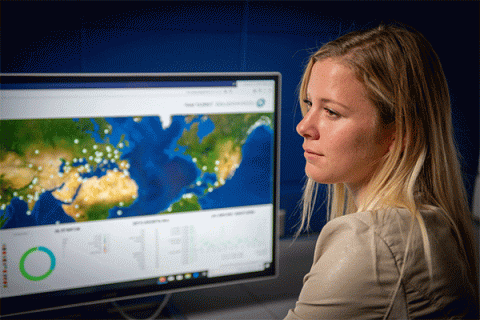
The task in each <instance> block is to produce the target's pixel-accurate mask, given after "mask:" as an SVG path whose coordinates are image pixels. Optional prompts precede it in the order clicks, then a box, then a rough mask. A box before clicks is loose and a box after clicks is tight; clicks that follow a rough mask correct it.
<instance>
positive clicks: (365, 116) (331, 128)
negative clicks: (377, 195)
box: [297, 59, 394, 194]
mask: <svg viewBox="0 0 480 320" xmlns="http://www.w3.org/2000/svg"><path fill="white" fill-rule="evenodd" d="M305 103H306V106H307V110H308V112H307V113H306V114H305V116H304V118H303V120H302V121H300V123H299V124H298V126H297V132H298V133H299V134H300V135H301V136H302V137H304V143H303V149H304V150H305V153H304V155H305V159H306V160H307V162H306V166H305V171H306V174H307V176H308V177H310V178H311V179H313V180H315V181H316V182H319V183H328V184H332V183H345V184H346V185H347V187H348V188H349V189H350V190H351V191H352V192H354V194H355V193H357V192H360V191H361V190H362V188H363V187H365V186H366V185H367V184H368V182H369V181H370V179H371V177H372V175H373V173H374V171H375V170H376V169H377V168H378V166H379V163H380V159H381V158H382V157H383V156H384V155H385V154H386V153H387V152H388V150H389V146H390V145H391V143H392V141H393V134H394V131H393V130H392V129H383V128H382V127H381V126H380V125H379V117H378V114H377V111H376V109H375V107H374V106H373V105H372V104H371V103H370V101H369V100H368V99H367V98H366V92H365V89H364V87H363V85H362V84H361V83H360V82H359V81H358V80H357V79H356V78H355V76H354V73H353V71H351V70H350V69H349V68H347V67H346V66H343V65H342V64H340V63H338V62H336V61H335V60H333V59H325V60H322V61H318V62H316V63H315V64H314V66H313V69H312V73H311V76H310V80H309V82H308V87H307V99H306V101H305Z"/></svg>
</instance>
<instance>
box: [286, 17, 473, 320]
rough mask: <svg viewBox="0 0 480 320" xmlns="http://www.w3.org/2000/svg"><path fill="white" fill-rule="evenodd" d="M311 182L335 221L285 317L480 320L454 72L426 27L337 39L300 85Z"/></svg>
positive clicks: (307, 203)
mask: <svg viewBox="0 0 480 320" xmlns="http://www.w3.org/2000/svg"><path fill="white" fill-rule="evenodd" d="M300 103H301V108H302V113H303V115H304V118H303V120H302V121H301V122H300V123H299V124H298V126H297V131H298V133H299V134H300V135H301V136H302V137H303V138H304V143H303V148H304V150H305V158H306V166H305V171H306V174H307V176H308V182H307V184H306V186H305V191H304V198H303V219H302V224H301V229H302V228H303V227H305V226H308V222H309V218H310V215H311V212H312V209H313V207H314V199H315V197H316V190H317V189H316V188H317V184H318V183H322V184H328V187H329V201H328V208H329V218H330V222H329V223H327V224H326V226H325V227H324V228H323V229H322V232H321V234H320V236H319V239H318V242H317V246H316V249H315V256H314V263H313V266H312V268H311V271H310V272H309V273H308V274H307V275H306V276H305V279H304V286H303V289H302V291H301V293H300V297H299V300H298V302H297V304H296V306H295V309H294V310H290V311H289V313H288V315H287V317H286V319H298V318H301V319H338V318H342V319H389V318H401V319H410V318H428V319H431V318H435V319H436V318H451V317H452V318H455V317H459V318H467V319H478V316H479V313H478V312H479V310H478V309H479V306H478V301H479V300H478V271H477V270H478V265H477V263H478V260H477V257H476V250H475V241H474V236H473V228H472V224H471V215H470V212H469V209H468V204H467V200H466V195H465V189H464V185H463V182H462V176H461V171H460V165H459V161H458V157H457V152H456V149H455V144H454V141H453V132H452V124H451V115H450V97H449V93H448V88H447V82H446V79H445V76H444V73H443V70H442V67H441V65H440V62H439V60H438V57H437V55H436V53H435V52H434V50H433V48H432V47H431V45H430V44H429V43H428V41H427V40H426V39H425V38H424V37H423V36H422V35H421V34H419V33H418V32H416V31H409V30H407V29H406V28H400V27H396V26H380V27H378V28H375V29H372V30H368V31H358V32H352V33H349V34H347V35H344V36H342V37H340V38H338V39H336V40H334V41H331V42H329V43H327V44H325V45H324V46H322V48H321V49H320V50H319V51H317V52H316V53H315V54H314V55H313V56H312V57H311V59H310V61H309V63H308V65H307V67H306V71H305V73H304V76H303V80H302V84H301V88H300Z"/></svg>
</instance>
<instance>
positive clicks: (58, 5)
mask: <svg viewBox="0 0 480 320" xmlns="http://www.w3.org/2000/svg"><path fill="white" fill-rule="evenodd" d="M1 18H2V39H1V40H2V49H3V50H2V56H1V71H2V72H3V73H12V72H19V73H24V72H34V73H36V72H49V73H52V72H54V73H57V72H114V73H116V72H236V71H279V72H281V73H282V75H283V90H282V102H283V108H282V117H283V118H282V145H281V148H282V150H281V154H282V156H281V163H282V165H281V192H280V193H281V208H283V209H286V211H287V215H288V216H287V221H286V233H287V234H292V233H293V232H294V229H293V226H294V224H295V223H296V222H297V220H298V212H296V211H295V207H296V204H297V202H298V200H299V198H300V195H301V187H302V184H303V177H304V171H303V170H304V162H305V161H304V158H303V151H302V149H301V143H302V139H301V138H300V137H299V136H298V135H297V134H296V132H295V126H296V124H297V123H298V121H299V120H300V111H299V109H298V106H297V102H296V94H297V92H296V90H297V86H298V83H299V81H300V77H301V74H302V70H303V67H304V65H305V63H306V59H307V57H308V55H309V53H311V52H312V51H313V50H314V49H315V48H318V47H319V46H320V45H321V44H322V43H323V42H326V41H328V40H331V39H334V38H336V37H337V36H338V35H339V34H343V33H345V32H347V31H351V30H354V29H358V28H368V27H374V26H377V25H378V24H379V23H381V22H382V21H383V22H390V21H392V20H397V21H399V22H402V23H405V24H408V25H410V26H412V27H414V28H416V29H417V30H419V31H420V32H422V33H423V34H424V35H425V36H426V38H427V39H428V40H429V41H430V42H431V43H432V45H433V47H434V48H435V49H436V50H437V53H438V54H439V56H440V59H441V61H442V63H443V66H444V69H445V73H446V76H447V79H448V81H449V86H450V89H451V94H452V100H453V110H454V112H453V115H454V125H455V130H456V137H457V140H458V142H459V147H460V151H461V153H462V155H463V160H464V168H465V174H466V178H467V187H468V188H469V189H472V188H473V183H474V177H475V174H476V170H477V163H478V154H479V142H478V140H479V125H478V121H479V100H478V99H479V82H478V75H479V51H478V41H479V4H478V3H464V2H462V3H455V2H447V3H444V2H442V3H432V2H421V3H420V2H414V3H410V2H401V3H398V2H386V3H385V2H355V3H354V2H323V1H295V2H286V1H259V2H258V1H241V2H231V1H218V2H191V1H188V2H181V1H177V2H163V1H162V2H149V1H148V2H125V1H122V2H115V1H103V2H96V1H91V2H90V1H88V2H87V1H86V2H2V17H1ZM322 212H323V211H322V210H321V211H320V212H319V213H318V214H317V215H316V217H315V218H314V221H313V224H312V229H313V230H314V231H318V230H320V228H321V227H322V225H323V223H324V221H323V218H324V217H323V214H322Z"/></svg>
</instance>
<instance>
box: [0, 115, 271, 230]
mask: <svg viewBox="0 0 480 320" xmlns="http://www.w3.org/2000/svg"><path fill="white" fill-rule="evenodd" d="M163 120H166V121H162V119H161V118H160V117H158V116H142V117H117V118H82V119H35V120H1V121H0V136H1V137H7V138H6V139H3V138H2V139H1V141H0V228H2V229H7V228H20V227H29V226H40V225H49V224H59V223H70V222H83V221H95V220H104V219H111V218H123V217H134V216H142V215H152V214H167V213H178V212H186V211H195V210H205V209H214V208H224V207H235V206H245V205H256V204H265V203H271V201H272V197H273V191H272V186H273V178H274V177H273V171H272V170H273V161H272V155H273V152H274V151H273V141H274V139H273V137H274V131H273V130H274V128H273V126H274V120H273V114H271V113H262V114H260V113H250V114H209V115H188V116H172V117H171V118H169V119H163Z"/></svg>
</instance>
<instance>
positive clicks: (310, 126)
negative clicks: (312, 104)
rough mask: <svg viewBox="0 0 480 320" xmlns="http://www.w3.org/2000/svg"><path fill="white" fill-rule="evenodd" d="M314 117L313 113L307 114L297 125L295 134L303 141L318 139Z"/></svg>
mask: <svg viewBox="0 0 480 320" xmlns="http://www.w3.org/2000/svg"><path fill="white" fill-rule="evenodd" d="M314 119H315V117H314V115H313V113H312V112H311V111H310V112H307V114H305V116H304V117H303V119H302V121H300V122H299V123H298V125H297V132H298V134H299V135H301V136H302V137H304V138H305V139H318V130H317V128H316V126H315V121H314Z"/></svg>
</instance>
